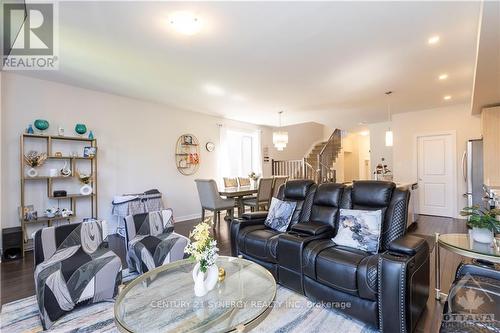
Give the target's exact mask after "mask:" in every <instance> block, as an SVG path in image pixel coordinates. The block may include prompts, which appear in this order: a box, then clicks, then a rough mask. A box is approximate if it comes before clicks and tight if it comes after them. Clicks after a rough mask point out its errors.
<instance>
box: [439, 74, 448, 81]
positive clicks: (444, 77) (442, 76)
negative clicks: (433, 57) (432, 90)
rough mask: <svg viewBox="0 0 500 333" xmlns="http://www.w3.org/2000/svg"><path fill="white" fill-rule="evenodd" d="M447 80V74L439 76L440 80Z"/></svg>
mask: <svg viewBox="0 0 500 333" xmlns="http://www.w3.org/2000/svg"><path fill="white" fill-rule="evenodd" d="M447 78H448V74H446V73H445V74H441V75H439V79H440V80H446V79H447Z"/></svg>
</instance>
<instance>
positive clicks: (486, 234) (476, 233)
mask: <svg viewBox="0 0 500 333" xmlns="http://www.w3.org/2000/svg"><path fill="white" fill-rule="evenodd" d="M471 235H472V239H473V240H475V241H476V242H478V243H486V244H491V242H493V232H492V231H491V230H489V229H486V228H475V227H474V228H472V231H471Z"/></svg>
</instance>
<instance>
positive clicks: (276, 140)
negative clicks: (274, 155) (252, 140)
mask: <svg viewBox="0 0 500 333" xmlns="http://www.w3.org/2000/svg"><path fill="white" fill-rule="evenodd" d="M282 113H283V111H280V112H278V117H279V127H278V130H277V131H274V132H273V144H274V146H275V147H276V149H278V150H279V151H282V150H283V149H285V148H286V145H287V143H288V132H287V131H283V130H281V114H282Z"/></svg>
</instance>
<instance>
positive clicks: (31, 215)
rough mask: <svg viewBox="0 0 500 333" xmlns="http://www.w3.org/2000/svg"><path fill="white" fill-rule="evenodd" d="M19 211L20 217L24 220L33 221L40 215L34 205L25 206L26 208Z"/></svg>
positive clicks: (19, 208)
mask: <svg viewBox="0 0 500 333" xmlns="http://www.w3.org/2000/svg"><path fill="white" fill-rule="evenodd" d="M21 210H22V211H21ZM18 211H19V216H20V217H21V219H23V220H26V221H32V220H36V219H37V218H38V213H37V211H36V210H35V208H34V206H33V205H27V206H24V208H21V207H18Z"/></svg>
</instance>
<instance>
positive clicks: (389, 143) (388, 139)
mask: <svg viewBox="0 0 500 333" xmlns="http://www.w3.org/2000/svg"><path fill="white" fill-rule="evenodd" d="M391 94H392V91H387V92H386V93H385V95H386V96H387V114H388V115H389V117H388V118H389V130H387V131H386V132H385V146H386V147H392V145H393V143H394V136H393V133H392V130H391V125H390V124H391V101H390V96H391Z"/></svg>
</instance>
